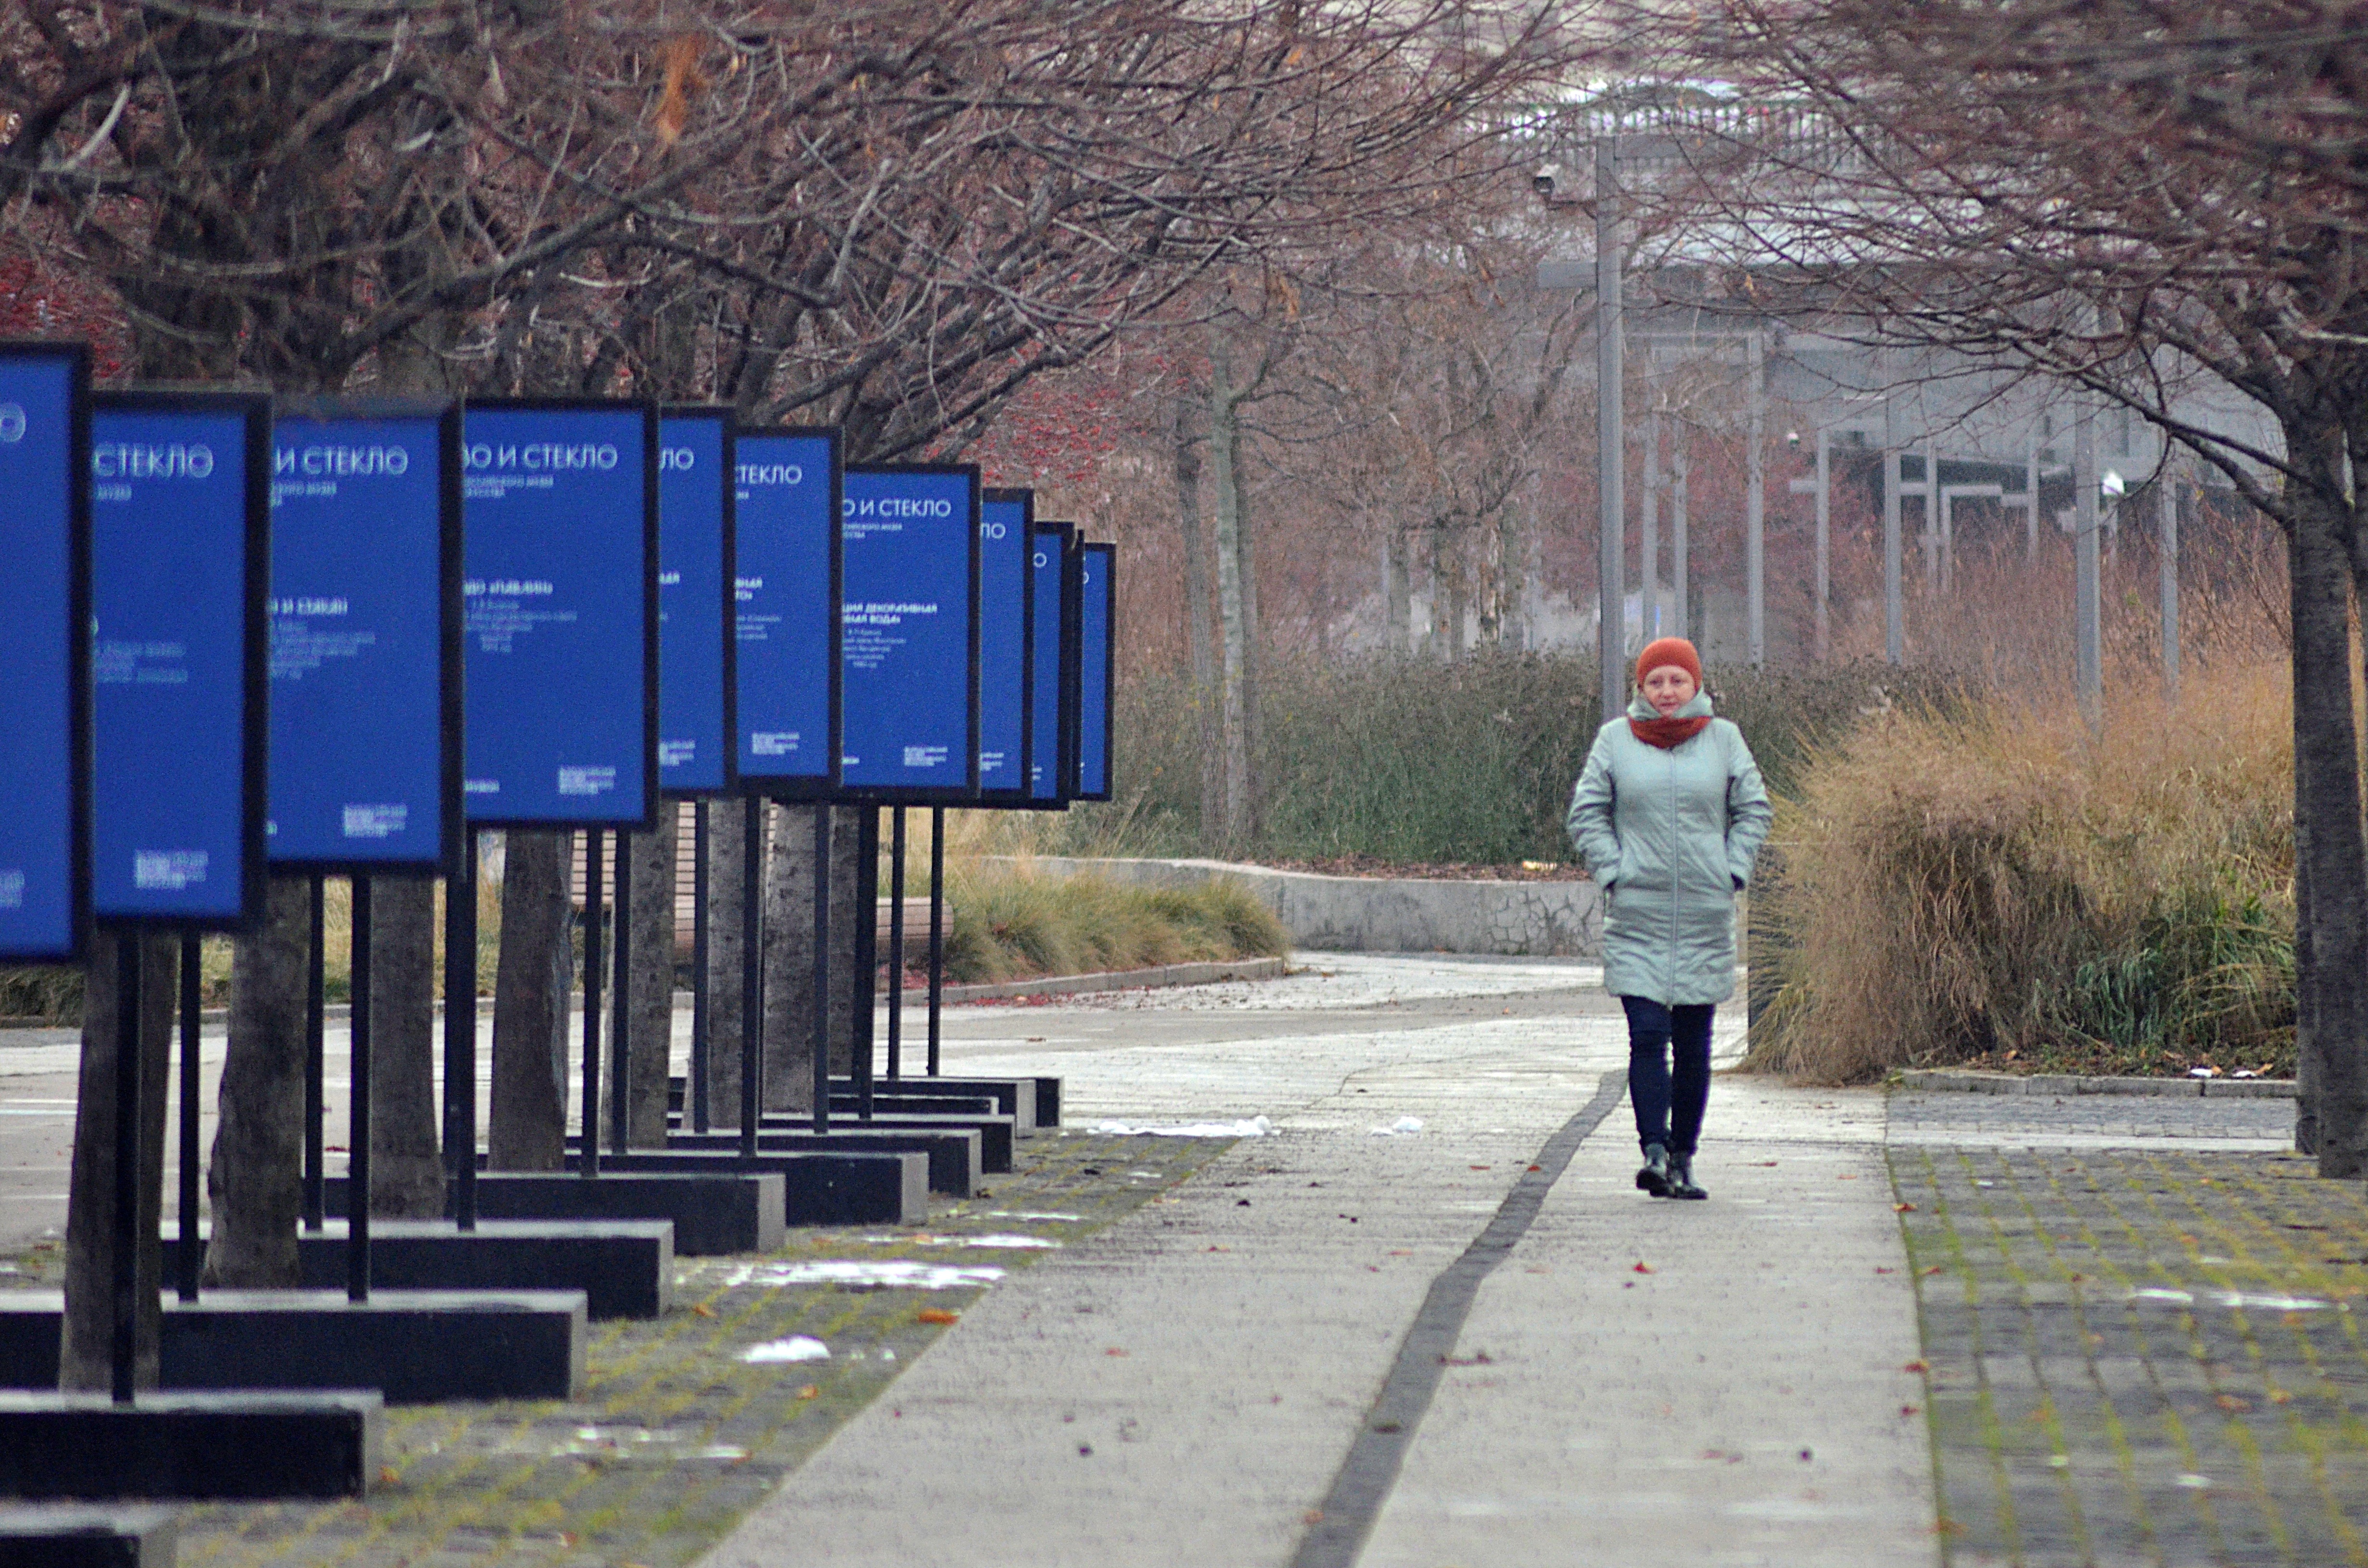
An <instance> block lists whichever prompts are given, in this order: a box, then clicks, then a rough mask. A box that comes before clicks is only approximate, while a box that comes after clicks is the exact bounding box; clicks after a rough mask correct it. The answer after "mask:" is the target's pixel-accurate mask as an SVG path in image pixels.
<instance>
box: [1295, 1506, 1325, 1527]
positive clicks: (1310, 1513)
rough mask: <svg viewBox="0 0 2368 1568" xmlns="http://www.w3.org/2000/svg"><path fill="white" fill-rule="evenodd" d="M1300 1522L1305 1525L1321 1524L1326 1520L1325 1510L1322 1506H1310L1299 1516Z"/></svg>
mask: <svg viewBox="0 0 2368 1568" xmlns="http://www.w3.org/2000/svg"><path fill="white" fill-rule="evenodd" d="M1299 1522H1300V1523H1302V1524H1305V1525H1320V1524H1322V1523H1323V1522H1324V1510H1323V1509H1321V1508H1310V1509H1308V1510H1307V1512H1305V1513H1304V1514H1302V1515H1300V1516H1299Z"/></svg>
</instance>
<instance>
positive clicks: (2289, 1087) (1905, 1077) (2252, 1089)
mask: <svg viewBox="0 0 2368 1568" xmlns="http://www.w3.org/2000/svg"><path fill="white" fill-rule="evenodd" d="M1897 1081H1898V1084H1899V1086H1900V1087H1901V1088H1903V1089H1918V1090H1922V1091H1924V1092H1926V1093H1935V1092H1939V1093H1954V1094H1965V1095H2050V1096H2058V1097H2061V1096H2066V1095H2157V1096H2162V1097H2164V1098H2167V1099H2182V1098H2184V1099H2214V1100H2279V1099H2284V1100H2290V1099H2292V1098H2294V1080H2293V1079H2291V1078H2092V1077H2086V1076H2083V1075H2082V1074H2077V1073H2032V1074H2020V1073H1975V1072H1966V1071H1930V1070H1925V1069H1915V1068H1911V1069H1909V1070H1907V1071H1905V1072H1902V1073H1900V1074H1898V1075H1897Z"/></svg>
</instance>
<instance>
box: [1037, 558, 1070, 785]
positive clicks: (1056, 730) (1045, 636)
mask: <svg viewBox="0 0 2368 1568" xmlns="http://www.w3.org/2000/svg"><path fill="white" fill-rule="evenodd" d="M1069 535H1070V530H1069V525H1068V524H1066V523H1038V524H1037V525H1036V528H1035V540H1036V549H1035V551H1034V552H1033V553H1032V554H1030V557H1029V568H1028V583H1029V593H1030V597H1031V598H1032V599H1033V600H1034V607H1033V612H1032V613H1033V615H1034V617H1035V622H1034V625H1033V626H1032V627H1031V628H1030V632H1029V637H1030V641H1031V642H1033V644H1034V648H1033V650H1032V654H1031V657H1032V660H1033V664H1032V666H1031V668H1030V672H1029V683H1030V687H1031V689H1030V699H1029V715H1028V728H1029V753H1028V755H1029V767H1028V803H1029V804H1030V806H1032V807H1035V808H1037V809H1039V810H1042V811H1061V810H1064V809H1065V808H1066V807H1067V806H1068V803H1069V795H1068V788H1067V786H1068V781H1069V770H1068V767H1067V766H1066V758H1067V756H1068V746H1067V737H1068V734H1069V731H1070V724H1069V715H1068V712H1067V701H1066V694H1067V692H1068V691H1069V689H1070V686H1069V683H1068V682H1067V681H1064V679H1062V671H1061V665H1062V662H1063V654H1064V650H1065V649H1066V647H1067V646H1068V641H1069V640H1068V638H1067V636H1066V635H1065V633H1066V631H1067V630H1068V623H1069V620H1070V619H1071V616H1072V614H1073V606H1074V601H1073V600H1072V598H1071V596H1070V594H1069V592H1068V583H1069V571H1068V566H1069Z"/></svg>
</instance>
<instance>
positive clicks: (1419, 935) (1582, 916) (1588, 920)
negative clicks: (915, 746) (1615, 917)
mask: <svg viewBox="0 0 2368 1568" xmlns="http://www.w3.org/2000/svg"><path fill="white" fill-rule="evenodd" d="M1008 863H1009V864H1014V865H1019V864H1025V865H1027V866H1029V867H1031V868H1032V869H1035V870H1037V871H1040V872H1042V873H1043V874H1045V875H1047V876H1055V877H1066V876H1074V875H1076V874H1077V873H1079V872H1090V873H1092V874H1094V875H1097V876H1101V877H1107V878H1109V879H1110V881H1114V882H1120V883H1123V884H1126V885H1129V886H1133V887H1190V886H1195V885H1197V884H1199V883H1201V882H1206V881H1214V880H1217V879H1220V878H1223V879H1224V880H1226V881H1234V882H1238V883H1240V884H1241V885H1242V886H1243V887H1245V888H1247V889H1248V890H1249V892H1252V893H1254V894H1255V895H1257V897H1258V900H1259V901H1260V902H1261V903H1264V904H1265V905H1266V906H1267V907H1268V908H1269V909H1270V910H1272V911H1274V915H1275V918H1276V919H1278V920H1280V921H1281V922H1282V925H1283V928H1284V929H1285V930H1287V931H1289V932H1290V933H1291V937H1292V942H1293V943H1294V944H1295V945H1296V946H1298V947H1301V948H1308V949H1316V950H1318V951H1326V952H1348V953H1429V952H1447V953H1508V954H1519V955H1522V956H1526V957H1530V958H1595V957H1598V956H1599V955H1600V954H1601V952H1602V950H1603V916H1602V911H1601V909H1600V907H1599V904H1598V895H1597V889H1596V886H1595V884H1594V883H1593V882H1480V881H1429V880H1422V879H1414V878H1406V879H1393V878H1383V877H1327V876H1322V875H1319V874H1317V873H1315V872H1313V871H1278V870H1274V869H1270V868H1268V867H1265V866H1243V865H1236V864H1235V863H1233V862H1231V861H1226V860H1133V859H1124V860H1121V859H1110V860H1088V859H1070V858H1063V857H1059V856H1036V857H1033V858H1030V859H1028V860H1026V861H1025V862H1020V861H1016V860H1015V861H1011V862H1008Z"/></svg>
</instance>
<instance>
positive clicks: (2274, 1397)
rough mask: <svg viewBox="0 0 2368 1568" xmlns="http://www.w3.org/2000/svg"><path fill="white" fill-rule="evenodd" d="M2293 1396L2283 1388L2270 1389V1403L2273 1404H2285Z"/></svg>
mask: <svg viewBox="0 0 2368 1568" xmlns="http://www.w3.org/2000/svg"><path fill="white" fill-rule="evenodd" d="M2292 1398H2294V1395H2292V1394H2290V1393H2288V1392H2286V1391H2285V1390H2283V1389H2272V1390H2271V1391H2270V1403H2271V1404H2283V1403H2286V1402H2287V1401H2288V1400H2291V1399H2292Z"/></svg>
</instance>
